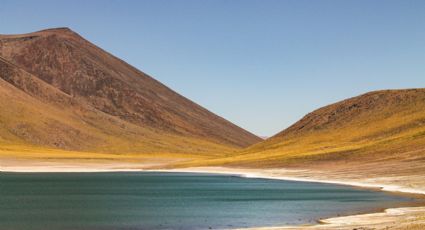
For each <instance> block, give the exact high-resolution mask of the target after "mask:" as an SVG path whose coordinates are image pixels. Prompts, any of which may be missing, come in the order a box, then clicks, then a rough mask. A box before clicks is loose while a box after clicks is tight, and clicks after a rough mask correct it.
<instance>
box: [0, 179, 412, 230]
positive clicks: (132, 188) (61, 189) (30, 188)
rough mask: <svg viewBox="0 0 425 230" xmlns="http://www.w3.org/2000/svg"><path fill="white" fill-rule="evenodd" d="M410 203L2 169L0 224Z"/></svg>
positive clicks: (274, 186)
mask: <svg viewBox="0 0 425 230" xmlns="http://www.w3.org/2000/svg"><path fill="white" fill-rule="evenodd" d="M411 201H412V198H407V197H403V196H399V195H394V194H390V193H386V192H379V191H371V190H365V189H359V188H354V187H349V186H340V185H332V184H322V183H308V182H294V181H282V180H268V179H254V178H241V177H237V176H230V175H213V174H194V173H163V172H119V173H117V172H114V173H0V228H1V229H13V230H26V229H31V230H39V229H40V230H41V229H43V230H45V229H47V230H48V229H55V230H68V229H69V230H71V229H72V230H80V229H81V230H83V229H87V230H88V229H90V230H92V229H94V230H104V229H108V230H112V229H123V230H124V229H128V230H130V229H131V230H133V229H134V230H139V229H182V230H183V229H184V230H189V229H231V228H236V227H253V226H281V225H297V224H308V223H315V221H316V220H318V219H320V218H325V217H332V216H337V215H348V214H356V213H359V212H370V211H377V210H379V209H382V208H387V207H397V206H399V205H402V204H404V203H407V202H411Z"/></svg>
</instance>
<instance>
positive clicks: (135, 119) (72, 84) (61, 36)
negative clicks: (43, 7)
mask: <svg viewBox="0 0 425 230" xmlns="http://www.w3.org/2000/svg"><path fill="white" fill-rule="evenodd" d="M0 57H1V59H0V60H1V61H2V64H3V71H2V73H1V75H0V77H2V78H3V79H6V80H8V82H9V83H10V84H12V85H14V86H15V87H17V88H19V89H20V90H23V91H26V92H27V93H30V94H31V95H32V96H33V97H35V98H38V99H41V98H42V97H43V93H45V94H50V93H52V92H56V91H57V90H58V91H57V92H56V93H59V92H60V93H63V95H62V94H61V96H60V97H59V98H62V97H63V98H67V100H70V101H72V103H74V104H75V105H76V108H77V107H78V108H77V110H78V109H80V108H86V109H88V110H93V111H94V112H93V113H95V114H101V116H103V117H105V116H106V117H110V116H112V117H114V119H116V118H118V119H119V120H121V121H122V122H119V123H126V124H127V126H128V125H129V124H130V125H131V126H135V129H140V130H139V131H138V132H140V138H141V139H143V138H145V139H146V138H147V136H150V135H152V133H153V136H157V137H155V138H153V139H150V141H151V142H152V143H154V142H155V143H157V144H159V145H166V146H168V147H170V150H171V151H178V152H182V151H184V150H178V149H176V148H178V147H179V144H176V143H175V144H174V145H175V146H174V147H171V145H168V144H167V143H163V144H161V143H162V142H163V141H165V140H161V137H160V136H161V135H162V134H164V135H166V136H172V138H177V139H180V140H182V139H185V138H186V139H187V140H190V141H189V142H190V143H191V145H193V146H192V147H190V146H188V144H183V145H187V146H186V147H187V148H194V149H196V148H197V144H196V142H197V141H199V142H200V144H199V146H202V145H205V143H209V144H206V146H208V145H210V144H211V145H213V146H214V148H215V147H218V146H220V145H222V146H223V149H232V148H233V149H237V148H241V147H247V146H249V145H251V144H253V143H255V142H258V141H260V138H259V137H257V136H255V135H253V134H251V133H249V132H248V131H245V130H243V129H242V128H240V127H238V126H236V125H234V124H232V123H230V122H229V121H227V120H225V119H224V118H222V117H219V116H217V115H215V114H213V113H211V112H210V111H208V110H207V109H205V108H203V107H201V106H200V105H198V104H196V103H194V102H192V101H191V100H189V99H187V98H185V97H183V96H181V95H179V94H178V93H176V92H174V91H172V90H171V89H170V88H168V87H167V86H165V85H163V84H162V83H160V82H159V81H157V80H155V79H153V78H152V77H150V76H149V75H146V74H145V73H143V72H141V71H140V70H137V69H136V68H134V67H132V66H130V65H129V64H127V63H126V62H124V61H123V60H121V59H119V58H116V57H115V56H113V55H111V54H109V53H107V52H106V51H104V50H102V49H101V48H99V47H97V46H95V45H94V44H92V43H90V42H89V41H87V40H85V39H84V38H83V37H81V36H80V35H78V34H77V33H75V32H73V31H72V30H71V29H69V28H54V29H47V30H41V31H38V32H33V33H27V34H21V35H0ZM6 66H8V68H6ZM11 66H14V67H15V68H16V69H19V70H16V71H17V72H19V73H20V76H19V77H17V76H15V78H11V77H10V75H11V74H10V73H8V72H7V71H6V70H8V69H9V70H10V69H11V68H12V67H11ZM12 69H13V68H12ZM29 75H31V77H28V76H29ZM25 76H27V77H26V78H25ZM24 79H27V80H28V81H25V80H24ZM39 80H40V81H41V82H40V81H39ZM29 83H33V84H35V83H36V85H38V86H40V87H41V88H43V89H44V91H46V92H43V90H38V91H37V92H30V91H29V90H31V87H29V85H28V84H29ZM32 90H36V89H32ZM47 91H48V92H47ZM44 100H45V102H46V103H47V104H49V103H52V102H53V101H54V100H56V98H51V97H50V98H44ZM59 104H60V103H59ZM65 104H66V103H65ZM55 106H57V105H55ZM74 109H75V108H74ZM71 112H72V111H71ZM96 116H97V115H96ZM108 119H109V118H108ZM146 130H150V131H149V132H148V131H146ZM143 132H148V133H151V134H147V136H146V135H141V134H143ZM136 136H137V135H136ZM147 139H149V138H147ZM165 139H167V138H165ZM132 141H135V140H134V139H132ZM165 142H167V141H165ZM171 142H174V141H171ZM199 146H198V147H199ZM220 148H221V147H220ZM220 148H219V149H220ZM71 149H73V147H72V148H71ZM165 149H167V148H165ZM201 149H202V151H205V148H204V147H201ZM90 150H92V149H90ZM138 150H140V148H138ZM193 151H194V150H191V151H190V152H193ZM202 151H200V152H202Z"/></svg>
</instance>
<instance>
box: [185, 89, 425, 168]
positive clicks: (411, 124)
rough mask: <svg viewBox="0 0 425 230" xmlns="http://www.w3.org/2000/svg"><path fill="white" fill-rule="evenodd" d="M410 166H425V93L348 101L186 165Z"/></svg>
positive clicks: (378, 94)
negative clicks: (244, 146) (233, 149)
mask: <svg viewBox="0 0 425 230" xmlns="http://www.w3.org/2000/svg"><path fill="white" fill-rule="evenodd" d="M409 161H415V162H424V161H425V89H410V90H386V91H376V92H371V93H367V94H364V95H361V96H358V97H355V98H351V99H347V100H344V101H342V102H339V103H336V104H332V105H329V106H326V107H323V108H321V109H318V110H316V111H314V112H312V113H310V114H308V115H306V116H305V117H304V118H303V119H301V120H300V121H299V122H297V123H295V124H294V125H293V126H291V127H289V128H288V129H286V130H284V131H283V132H281V133H279V134H277V135H276V136H274V137H272V138H270V139H268V140H266V141H263V142H261V143H259V144H256V145H253V146H251V147H249V148H247V149H245V150H243V151H240V152H238V153H237V154H235V155H232V156H231V157H227V158H220V159H215V160H212V161H208V162H191V163H190V164H189V165H198V164H201V165H228V166H244V167H260V168H273V167H297V166H301V167H306V166H317V165H320V164H323V165H329V164H336V163H340V164H346V163H353V164H355V163H366V162H367V163H372V162H406V163H408V162H409Z"/></svg>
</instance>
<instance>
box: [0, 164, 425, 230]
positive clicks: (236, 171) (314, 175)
mask: <svg viewBox="0 0 425 230" xmlns="http://www.w3.org/2000/svg"><path fill="white" fill-rule="evenodd" d="M151 166H152V165H151V164H140V163H116V162H115V163H113V164H111V162H90V161H88V162H85V163H78V164H77V163H75V162H72V163H71V162H54V161H47V162H31V161H13V160H12V161H11V160H9V162H7V163H5V162H4V161H2V164H1V165H0V171H3V172H6V171H7V172H112V171H115V172H118V171H167V172H191V173H214V174H232V175H239V176H242V177H250V178H267V179H280V180H293V181H306V182H321V183H332V184H342V185H351V186H360V187H366V188H371V189H382V190H384V191H389V192H403V193H411V194H422V195H425V186H422V183H414V182H415V181H416V180H419V181H422V180H423V177H421V176H418V178H415V177H414V176H413V177H412V176H411V178H409V179H407V178H397V177H368V178H363V179H362V178H356V177H355V176H350V175H349V174H347V175H345V176H344V177H343V176H341V175H339V174H336V175H334V174H330V173H328V172H324V171H317V170H302V169H297V170H294V169H291V170H290V169H245V168H224V167H197V168H184V169H167V170H148V169H147V168H150V167H151ZM424 183H425V182H424ZM320 222H321V223H320V224H317V225H310V226H283V227H266V228H252V229H251V230H253V229H258V230H266V229H270V230H277V229H311V230H315V229H320V230H322V229H350V230H353V229H357V230H366V229H406V230H407V229H411V230H416V229H418V230H419V229H425V207H406V208H391V209H386V210H385V211H384V212H380V213H371V214H361V215H352V216H343V217H334V218H328V219H323V220H320Z"/></svg>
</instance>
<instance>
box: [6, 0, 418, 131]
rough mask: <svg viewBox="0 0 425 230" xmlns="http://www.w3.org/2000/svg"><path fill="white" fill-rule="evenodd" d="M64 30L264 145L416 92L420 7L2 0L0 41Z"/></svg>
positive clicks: (372, 0)
mask: <svg viewBox="0 0 425 230" xmlns="http://www.w3.org/2000/svg"><path fill="white" fill-rule="evenodd" d="M64 26H65V27H70V28H71V29H73V30H74V31H76V32H78V33H79V34H81V35H82V36H84V37H85V38H87V39H88V40H90V41H92V42H93V43H95V44H96V45H98V46H100V47H102V48H104V49H105V50H107V51H109V52H111V53H112V54H114V55H116V56H118V57H120V58H121V59H123V60H125V61H127V62H128V63H130V64H132V65H134V66H135V67H137V68H139V69H140V70H142V71H144V72H146V73H148V74H150V75H151V76H153V77H154V78H156V79H157V80H159V81H161V82H163V83H164V84H166V85H167V86H169V87H171V88H172V89H174V90H176V91H177V92H179V93H180V94H182V95H184V96H186V97H188V98H190V99H191V100H193V101H195V102H197V103H199V104H201V105H202V106H204V107H206V108H207V109H209V110H211V111H213V112H215V113H216V114H218V115H220V116H222V117H224V118H226V119H228V120H230V121H232V122H234V123H235V124H237V125H239V126H241V127H243V128H245V129H247V130H249V131H251V132H253V133H255V134H258V135H263V136H271V135H273V134H275V133H277V132H279V131H281V130H282V129H284V128H286V127H288V126H289V125H291V124H292V123H293V122H295V121H297V120H298V119H300V118H301V117H302V116H303V115H305V114H306V113H308V112H310V111H312V110H314V109H316V108H318V107H321V106H324V105H327V104H329V103H333V102H336V101H338V100H341V99H344V98H347V97H352V96H356V95H358V94H361V93H364V92H367V91H371V90H378V89H388V88H418V87H425V1H422V0H418V1H411V0H399V1H392V0H381V1H380V0H352V1H349V0H345V1H340V0H334V1H327V0H315V1H313V0H311V1H304V0H276V1H274V0H193V1H191V0H175V1H172V0H151V1H131V0H128V1H96V0H91V1H83V0H81V1H78V0H72V1H71V0H70V1H60V0H56V1H43V0H39V1H32V0H28V1H17V0H13V1H11V0H1V1H0V34H15V33H25V32H31V31H37V30H41V29H45V28H50V27H64Z"/></svg>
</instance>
